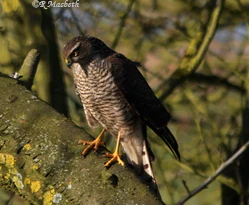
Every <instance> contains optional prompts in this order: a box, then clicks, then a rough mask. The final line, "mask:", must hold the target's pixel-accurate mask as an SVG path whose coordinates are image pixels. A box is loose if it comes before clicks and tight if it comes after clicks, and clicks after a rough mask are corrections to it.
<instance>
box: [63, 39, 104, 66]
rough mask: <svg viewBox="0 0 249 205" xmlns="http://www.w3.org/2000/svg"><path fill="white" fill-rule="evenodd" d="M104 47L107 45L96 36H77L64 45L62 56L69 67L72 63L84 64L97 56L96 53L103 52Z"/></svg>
mask: <svg viewBox="0 0 249 205" xmlns="http://www.w3.org/2000/svg"><path fill="white" fill-rule="evenodd" d="M105 48H107V46H106V45H105V44H104V43H103V42H102V41H101V40H99V39H97V38H94V37H90V36H77V37H75V38H73V39H71V40H70V41H69V42H68V43H67V44H66V45H65V46H64V49H63V57H64V59H65V63H66V65H67V67H69V68H70V67H71V66H72V65H73V63H79V64H81V65H84V64H85V65H86V64H88V63H89V62H91V60H93V59H94V58H95V57H96V56H99V55H98V54H100V53H103V49H105ZM101 51H102V52H101Z"/></svg>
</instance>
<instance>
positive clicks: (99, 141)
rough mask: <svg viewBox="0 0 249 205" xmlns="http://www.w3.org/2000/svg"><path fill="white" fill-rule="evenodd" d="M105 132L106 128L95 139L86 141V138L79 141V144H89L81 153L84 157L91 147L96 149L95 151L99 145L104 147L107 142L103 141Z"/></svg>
mask: <svg viewBox="0 0 249 205" xmlns="http://www.w3.org/2000/svg"><path fill="white" fill-rule="evenodd" d="M104 132H105V129H103V130H102V132H101V133H100V134H99V136H98V137H97V138H96V139H95V140H93V141H85V140H79V141H78V143H79V144H83V145H88V146H87V147H86V148H85V149H84V150H83V151H82V153H81V154H82V156H83V157H85V156H86V155H87V153H88V152H89V151H90V150H91V149H94V151H95V152H96V151H97V150H98V148H99V146H103V147H104V146H105V143H104V142H103V141H102V140H103V135H104Z"/></svg>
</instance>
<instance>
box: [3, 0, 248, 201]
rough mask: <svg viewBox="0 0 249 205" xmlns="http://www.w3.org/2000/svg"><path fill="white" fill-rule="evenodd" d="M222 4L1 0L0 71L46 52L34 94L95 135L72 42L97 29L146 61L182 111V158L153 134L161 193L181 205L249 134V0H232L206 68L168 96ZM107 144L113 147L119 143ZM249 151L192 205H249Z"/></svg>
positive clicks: (148, 74) (177, 130)
mask: <svg viewBox="0 0 249 205" xmlns="http://www.w3.org/2000/svg"><path fill="white" fill-rule="evenodd" d="M57 2H63V1H57ZM216 3H217V4H218V3H219V1H215V0H209V1H208V0H105V1H101V0H84V1H83V0H82V1H79V8H49V9H47V10H45V9H44V8H37V9H35V8H33V7H32V5H31V2H30V1H28V0H27V1H25V0H13V1H9V0H0V46H1V49H0V71H1V72H5V73H7V74H11V73H12V72H14V71H18V70H19V68H20V67H21V65H22V62H23V60H24V58H25V56H26V55H27V53H28V51H29V50H30V49H31V48H36V49H38V50H40V51H41V56H42V58H41V61H40V64H39V67H38V71H37V75H36V79H35V84H34V86H33V91H34V92H36V93H37V95H38V96H39V97H40V98H42V99H43V100H45V101H47V102H48V103H50V104H51V105H52V106H53V107H54V108H55V109H57V110H58V111H59V112H61V113H63V114H64V115H66V116H69V117H70V118H71V119H72V121H73V122H75V123H76V124H77V125H78V126H80V127H83V128H84V129H86V130H88V131H89V132H90V133H91V134H92V135H93V136H96V135H97V134H98V132H99V130H94V131H92V130H90V129H89V128H88V125H87V123H86V120H85V118H84V115H83V111H82V105H81V103H80V101H79V100H78V98H77V96H76V95H75V91H74V85H73V81H72V74H71V71H70V70H69V69H68V68H66V66H65V65H64V62H63V59H62V55H61V51H62V48H63V45H64V44H65V43H66V42H67V41H69V40H70V39H71V38H72V37H75V36H77V35H80V34H88V35H91V36H96V37H98V38H100V39H102V40H103V41H104V42H105V43H106V44H107V45H108V46H110V47H112V48H113V49H115V50H116V51H118V52H120V53H123V54H124V55H125V56H127V57H128V58H130V59H131V60H133V61H138V62H140V63H141V65H142V66H141V67H140V71H141V72H142V73H143V75H144V76H145V78H146V79H147V81H148V82H149V84H150V85H151V87H152V88H153V90H154V91H155V93H156V95H157V96H158V97H159V98H160V99H161V100H162V102H163V103H164V104H165V106H166V108H167V109H168V110H169V111H170V113H171V114H172V116H173V117H172V120H171V122H170V124H169V127H170V129H171V130H172V132H173V133H174V135H175V137H176V139H177V141H178V143H179V149H180V152H181V157H182V158H181V162H178V161H177V160H175V158H174V157H173V156H172V155H171V153H170V152H169V151H168V150H167V148H166V146H165V145H164V144H163V143H162V141H161V140H160V139H159V138H158V137H156V136H155V135H154V133H152V132H151V131H150V130H148V135H149V141H150V143H151V146H152V150H153V151H154V153H155V155H156V161H155V163H154V170H155V174H156V180H157V182H158V185H159V188H160V192H161V195H162V198H163V200H164V202H166V203H167V204H175V203H176V202H177V201H179V200H180V199H181V198H183V197H184V196H185V195H187V194H188V189H189V190H192V189H194V188H195V187H196V186H198V185H199V184H201V183H202V182H203V181H204V180H205V179H206V178H207V177H208V176H210V175H212V174H213V173H214V171H215V170H216V169H217V168H218V167H219V166H220V165H221V164H222V163H223V162H224V161H226V159H227V158H229V157H230V156H231V155H232V154H233V153H234V152H235V151H236V150H237V149H238V148H239V147H240V146H241V145H242V144H243V142H245V141H246V140H248V139H249V131H248V128H247V127H248V123H249V119H248V117H249V112H248V109H249V106H248V100H249V94H248V93H249V82H248V81H249V71H248V62H249V55H248V54H249V46H248V45H249V44H248V22H249V14H248V10H249V0H226V1H225V6H224V8H223V11H222V14H221V17H220V20H219V25H218V26H217V28H216V32H215V36H214V38H213V40H212V42H211V44H210V45H209V47H208V50H207V52H206V55H205V57H204V58H203V59H202V62H201V64H200V66H199V67H198V69H197V71H196V72H195V73H194V74H193V75H191V76H189V77H188V79H187V80H186V81H185V82H182V84H180V85H179V86H177V87H175V88H174V89H173V90H172V92H171V93H170V94H166V92H167V86H165V85H168V84H169V79H170V78H171V75H172V74H173V73H174V72H175V71H176V70H177V68H178V67H179V65H180V63H181V61H182V58H183V57H184V54H185V52H186V50H187V48H188V45H189V44H190V42H191V41H194V40H195V38H196V36H197V35H198V33H200V32H201V31H202V29H203V27H204V24H205V23H206V21H207V19H208V18H209V16H210V9H209V8H210V5H212V4H216ZM69 137H70V136H69ZM108 141H109V140H108ZM108 144H109V145H110V148H111V147H112V143H111V142H109V143H108ZM247 155H248V154H247ZM247 155H244V157H242V158H241V159H240V160H239V161H238V162H236V163H234V164H233V166H231V167H229V168H228V169H227V170H226V171H225V172H224V174H223V175H222V176H220V177H218V178H217V180H216V181H215V182H213V183H212V184H211V185H210V186H208V188H207V189H205V190H203V191H202V192H201V193H199V194H197V195H196V196H194V197H193V198H192V199H190V200H189V201H188V202H187V203H186V204H189V205H199V204H201V205H211V204H212V205H216V204H217V205H218V204H223V205H225V204H233V205H236V204H243V205H246V204H248V194H249V191H248V177H249V164H248V163H246V162H248V158H249V157H248V156H247ZM0 198H3V197H0ZM13 200H14V199H13ZM1 203H2V204H4V203H5V202H1V201H0V204H1ZM8 204H11V203H8Z"/></svg>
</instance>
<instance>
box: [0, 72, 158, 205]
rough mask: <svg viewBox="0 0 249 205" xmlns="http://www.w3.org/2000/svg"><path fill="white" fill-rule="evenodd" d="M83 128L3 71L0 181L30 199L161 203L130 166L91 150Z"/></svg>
mask: <svg viewBox="0 0 249 205" xmlns="http://www.w3.org/2000/svg"><path fill="white" fill-rule="evenodd" d="M79 139H85V140H91V136H90V135H88V134H87V133H86V132H85V131H84V130H83V129H80V128H78V127H77V126H76V125H74V124H73V123H72V122H71V121H70V120H69V119H67V118H66V117H64V116H63V115H61V114H59V113H57V112H56V111H55V110H54V109H53V108H52V107H50V106H49V105H48V104H46V103H45V102H43V101H41V100H40V99H38V98H37V97H36V96H35V95H34V94H33V93H32V92H30V91H28V90H27V89H26V88H25V87H23V86H22V85H20V84H19V83H18V81H16V80H14V79H10V78H8V77H5V76H3V75H0V185H1V187H3V188H5V189H9V190H12V191H15V192H17V193H19V194H20V195H21V196H23V197H24V198H25V199H26V200H27V201H28V202H30V203H32V204H53V203H59V204H74V205H75V204H85V205H86V204H91V205H93V204H154V205H155V204H162V202H161V201H160V200H158V199H157V198H156V197H155V196H154V195H153V194H152V193H150V192H149V189H148V187H147V186H146V185H144V184H143V183H141V181H140V179H139V178H138V177H137V176H136V175H135V174H134V173H133V172H131V171H130V170H129V169H127V168H123V167H121V166H120V165H118V164H116V165H113V166H112V167H111V168H110V169H109V170H106V169H105V168H104V163H105V162H106V159H105V158H104V157H102V156H101V155H94V154H93V153H90V154H89V155H88V156H87V157H86V158H85V159H82V157H81V151H82V148H83V147H82V146H81V145H78V144H77V141H78V140H79Z"/></svg>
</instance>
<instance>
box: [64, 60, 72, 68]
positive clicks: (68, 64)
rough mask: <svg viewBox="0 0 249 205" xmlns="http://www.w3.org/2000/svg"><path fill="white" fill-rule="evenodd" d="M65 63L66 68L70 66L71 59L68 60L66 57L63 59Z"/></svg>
mask: <svg viewBox="0 0 249 205" xmlns="http://www.w3.org/2000/svg"><path fill="white" fill-rule="evenodd" d="M65 63H66V65H67V67H68V68H70V66H71V65H72V61H71V60H68V59H65Z"/></svg>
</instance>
